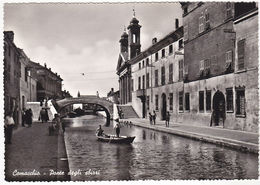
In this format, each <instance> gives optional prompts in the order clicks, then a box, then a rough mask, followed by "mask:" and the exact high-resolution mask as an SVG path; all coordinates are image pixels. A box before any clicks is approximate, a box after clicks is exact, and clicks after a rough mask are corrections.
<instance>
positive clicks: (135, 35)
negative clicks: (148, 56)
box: [127, 11, 141, 59]
mask: <svg viewBox="0 0 260 185" xmlns="http://www.w3.org/2000/svg"><path fill="white" fill-rule="evenodd" d="M138 23H139V21H138V20H137V19H136V18H135V11H134V15H133V18H132V20H131V21H130V25H129V26H128V27H127V29H128V44H129V47H128V49H129V52H128V53H129V57H130V59H132V58H134V57H135V56H137V55H138V54H139V53H140V52H141V44H140V28H141V25H139V24H138Z"/></svg>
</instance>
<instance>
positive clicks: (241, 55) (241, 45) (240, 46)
mask: <svg viewBox="0 0 260 185" xmlns="http://www.w3.org/2000/svg"><path fill="white" fill-rule="evenodd" d="M237 54H238V66H237V68H238V70H242V69H244V68H245V39H243V40H240V41H238V43H237Z"/></svg>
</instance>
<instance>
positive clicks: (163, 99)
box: [161, 93, 167, 120]
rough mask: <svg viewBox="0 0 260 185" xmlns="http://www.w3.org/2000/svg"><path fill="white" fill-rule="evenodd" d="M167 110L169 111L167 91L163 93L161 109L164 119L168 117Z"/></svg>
mask: <svg viewBox="0 0 260 185" xmlns="http://www.w3.org/2000/svg"><path fill="white" fill-rule="evenodd" d="M166 111H167V101H166V95H165V93H163V94H162V109H161V115H162V120H165V119H166Z"/></svg>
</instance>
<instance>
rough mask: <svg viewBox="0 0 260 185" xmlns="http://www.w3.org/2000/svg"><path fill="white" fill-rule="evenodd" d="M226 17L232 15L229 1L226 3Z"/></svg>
mask: <svg viewBox="0 0 260 185" xmlns="http://www.w3.org/2000/svg"><path fill="white" fill-rule="evenodd" d="M226 10H227V19H229V18H231V17H232V9H231V2H227V3H226Z"/></svg>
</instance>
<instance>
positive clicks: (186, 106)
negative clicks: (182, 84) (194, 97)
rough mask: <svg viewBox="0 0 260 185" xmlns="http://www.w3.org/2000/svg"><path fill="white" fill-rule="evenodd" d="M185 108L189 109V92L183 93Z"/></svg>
mask: <svg viewBox="0 0 260 185" xmlns="http://www.w3.org/2000/svg"><path fill="white" fill-rule="evenodd" d="M185 110H186V111H190V93H185Z"/></svg>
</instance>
